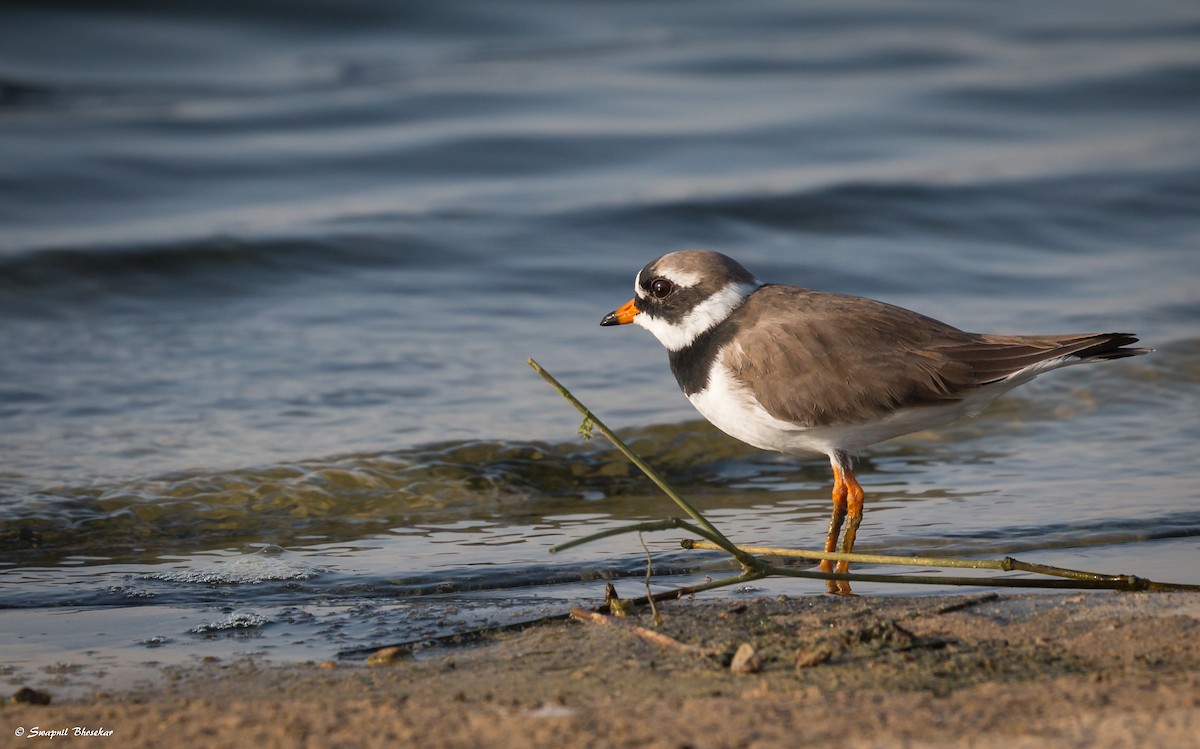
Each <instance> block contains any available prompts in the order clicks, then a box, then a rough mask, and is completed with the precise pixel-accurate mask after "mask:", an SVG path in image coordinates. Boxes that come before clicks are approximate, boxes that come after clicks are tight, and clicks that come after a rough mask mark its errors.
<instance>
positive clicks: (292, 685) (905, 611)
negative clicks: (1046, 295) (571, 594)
mask: <svg viewBox="0 0 1200 749" xmlns="http://www.w3.org/2000/svg"><path fill="white" fill-rule="evenodd" d="M660 609H661V612H662V615H663V618H664V621H663V624H662V626H661V627H657V628H656V627H654V625H653V622H652V621H651V618H650V616H649V614H648V613H646V612H640V613H638V614H635V615H631V616H629V617H626V618H624V619H621V620H615V621H614V620H607V621H606V622H604V623H597V622H591V621H554V622H548V623H544V624H540V625H537V626H533V627H530V628H528V629H524V630H521V631H517V632H508V633H503V634H498V635H493V636H489V637H488V638H486V639H485V640H483V641H482V642H477V643H473V644H469V645H463V646H459V647H453V648H430V649H426V650H423V651H419V652H417V653H401V654H398V655H397V656H396V657H395V658H393V659H391V660H390V661H388V662H386V663H382V664H379V665H368V664H367V663H366V662H365V661H342V662H336V663H335V662H332V661H331V662H326V663H320V664H318V663H314V664H304V665H296V666H286V667H263V666H259V665H256V664H254V663H252V662H250V661H237V662H214V663H209V664H205V665H203V666H200V667H194V668H187V669H167V670H164V672H163V679H162V682H161V683H160V684H159V685H157V686H156V687H154V688H152V689H141V690H137V691H133V692H128V693H121V694H109V695H98V696H95V697H93V698H91V699H89V700H85V701H76V702H64V703H62V704H58V702H52V703H51V704H50V705H44V706H43V705H30V704H8V705H6V706H5V707H4V708H3V709H0V717H2V718H3V721H2V724H0V729H2V731H3V734H2V735H3V736H4V737H5V740H6V741H13V742H15V743H14V744H13V745H14V746H16V745H20V746H32V745H33V744H30V743H25V742H27V741H28V739H29V738H30V736H29V733H28V732H29V731H31V730H32V729H33V728H34V727H38V728H39V730H42V731H46V730H62V729H66V730H67V732H68V735H67V736H56V737H54V738H53V739H50V738H49V737H34V738H35V739H37V740H53V741H54V742H55V744H56V745H59V746H61V745H64V744H69V745H82V744H83V743H85V742H86V743H88V744H89V745H92V746H96V745H100V746H104V745H111V746H118V745H119V746H121V747H122V748H123V749H125V748H127V747H152V746H153V747H242V746H256V747H285V746H312V747H336V746H367V747H375V746H379V747H384V746H388V747H391V746H412V745H419V746H428V747H460V746H461V747H489V746H497V747H501V746H503V747H561V746H570V747H656V748H657V747H662V748H663V749H667V748H670V749H682V748H683V747H697V748H700V747H764V748H765V747H796V746H805V745H811V746H839V747H842V748H844V749H849V748H853V747H905V746H913V747H918V746H919V747H939V746H947V747H949V746H955V747H964V746H965V747H997V748H999V747H1004V749H1013V748H1014V747H1026V746H1028V747H1132V746H1171V747H1187V746H1197V745H1200V739H1198V738H1197V737H1200V595H1195V594H1186V593H1171V594H1165V593H1092V594H1071V595H1032V596H1027V595H1002V596H996V595H973V596H946V597H911V598H903V597H896V598H890V597H889V598H836V597H829V596H811V597H803V598H788V599H782V600H778V599H740V598H738V599H735V598H723V599H710V600H704V601H679V602H673V603H669V604H664V605H661V606H660ZM638 626H640V627H643V628H645V629H646V630H650V631H654V632H656V633H660V634H662V635H666V636H667V637H669V638H671V640H672V641H673V642H667V643H665V644H664V643H663V642H656V641H653V640H652V639H649V638H648V637H646V636H644V635H645V633H644V632H639V631H637V630H636V629H635V627H638ZM744 645H748V646H749V647H744ZM739 648H740V649H741V650H742V653H741V655H740V656H738V655H737V652H738V650H739ZM751 649H752V650H753V654H752V655H751V654H750V650H751ZM385 660H386V659H385ZM731 665H732V668H731ZM51 697H53V695H51ZM76 727H81V728H86V729H88V730H92V731H96V730H98V729H102V730H103V731H111V732H112V733H111V735H101V736H94V735H93V736H74V735H71V734H72V733H73V732H74V729H75V728H76ZM18 728H20V729H23V731H24V732H25V735H24V736H22V737H21V739H15V738H13V737H14V736H15V735H16V731H17V729H18ZM94 742H112V743H111V744H105V743H94Z"/></svg>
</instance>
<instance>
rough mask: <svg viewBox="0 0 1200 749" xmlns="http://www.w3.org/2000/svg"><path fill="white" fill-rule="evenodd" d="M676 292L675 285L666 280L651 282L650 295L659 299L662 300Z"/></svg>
mask: <svg viewBox="0 0 1200 749" xmlns="http://www.w3.org/2000/svg"><path fill="white" fill-rule="evenodd" d="M674 290H675V284H673V283H671V282H670V281H668V280H667V279H665V278H656V279H654V280H653V281H651V282H650V293H651V294H653V295H654V296H655V297H656V298H658V299H662V298H663V297H665V296H666V295H667V294H670V293H671V292H672V291H674Z"/></svg>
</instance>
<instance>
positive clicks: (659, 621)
mask: <svg viewBox="0 0 1200 749" xmlns="http://www.w3.org/2000/svg"><path fill="white" fill-rule="evenodd" d="M638 541H639V542H641V544H642V551H644V552H646V600H647V601H648V602H649V603H650V613H652V614H653V615H654V626H656V627H661V626H662V625H663V618H662V614H660V613H658V606H657V604H655V603H654V593H653V592H652V591H651V590H650V577H651V575H652V574H653V573H654V567H653V565H654V561H653V560H652V559H651V558H650V549H649V548H647V547H646V539H645V538H643V537H642V534H640V533H639V534H638Z"/></svg>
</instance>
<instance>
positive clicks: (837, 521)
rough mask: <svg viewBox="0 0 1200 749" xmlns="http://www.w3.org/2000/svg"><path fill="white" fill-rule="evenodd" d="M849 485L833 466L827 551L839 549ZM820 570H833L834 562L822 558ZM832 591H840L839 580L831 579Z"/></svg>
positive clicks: (830, 588)
mask: <svg viewBox="0 0 1200 749" xmlns="http://www.w3.org/2000/svg"><path fill="white" fill-rule="evenodd" d="M846 498H847V487H846V483H845V482H844V481H842V473H841V471H839V470H838V467H837V466H836V465H835V466H834V467H833V515H832V516H831V517H830V518H829V532H828V533H827V534H826V535H825V551H837V547H838V536H840V535H841V533H842V521H843V520H844V519H845V518H846V510H847V501H846ZM820 570H821V571H822V572H833V562H832V561H830V560H828V559H822V560H821V566H820ZM827 582H828V585H829V592H830V593H839V592H841V591H840V590H839V585H838V583H839V581H838V580H829V581H827Z"/></svg>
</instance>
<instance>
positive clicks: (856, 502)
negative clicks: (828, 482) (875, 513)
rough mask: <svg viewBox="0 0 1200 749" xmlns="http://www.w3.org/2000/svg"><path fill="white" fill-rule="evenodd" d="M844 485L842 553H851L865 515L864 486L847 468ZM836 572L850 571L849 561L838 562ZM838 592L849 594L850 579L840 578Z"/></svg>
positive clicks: (843, 479)
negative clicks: (844, 513)
mask: <svg viewBox="0 0 1200 749" xmlns="http://www.w3.org/2000/svg"><path fill="white" fill-rule="evenodd" d="M842 485H843V486H844V487H845V489H844V491H845V492H846V521H847V522H846V535H845V536H843V537H842V553H843V554H849V553H850V552H852V551H854V538H855V537H856V536H857V535H858V526H859V525H861V524H862V515H863V488H862V487H861V486H859V484H858V479H856V478H854V473H853V472H852V471H851V470H850V469H849V468H846V469H845V470H844V473H843V476H842ZM834 571H835V572H849V571H850V563H849V562H838V563H837V567H836V568H835V569H834ZM836 582H837V584H838V591H837V592H838V593H842V594H847V593H849V592H850V581H849V580H838V581H836Z"/></svg>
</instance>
